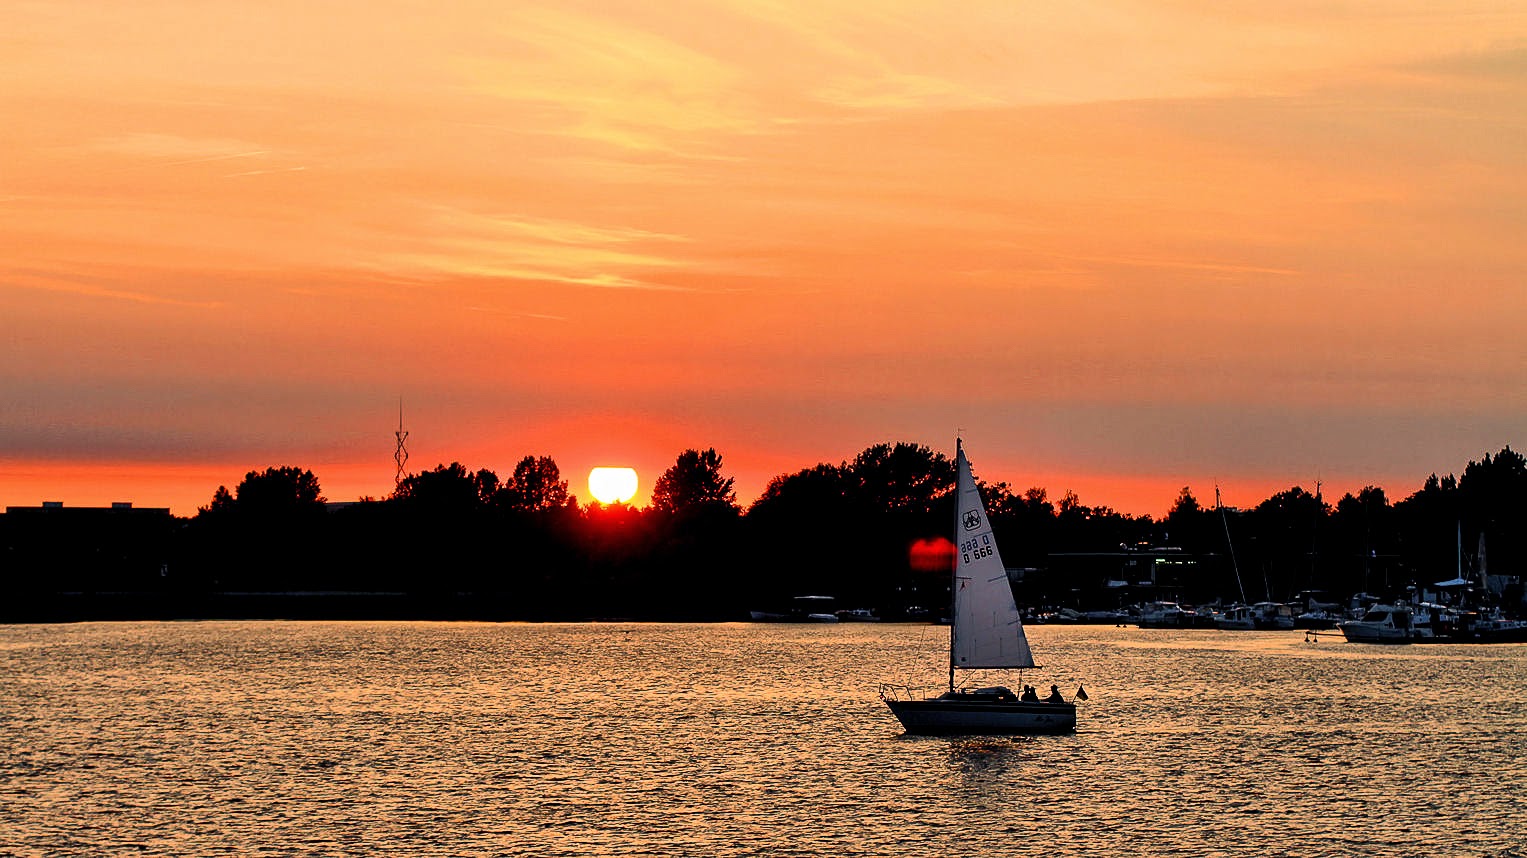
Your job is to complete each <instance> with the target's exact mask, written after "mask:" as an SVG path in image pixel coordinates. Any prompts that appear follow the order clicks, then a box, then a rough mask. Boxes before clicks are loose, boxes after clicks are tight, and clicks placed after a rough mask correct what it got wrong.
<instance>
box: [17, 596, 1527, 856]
mask: <svg viewBox="0 0 1527 858" xmlns="http://www.w3.org/2000/svg"><path fill="white" fill-rule="evenodd" d="M946 633H947V632H946V630H945V629H942V628H938V627H933V626H911V625H906V626H904V625H885V626H879V625H840V626H783V625H647V624H631V625H625V624H590V625H518V624H510V625H497V624H484V625H476V624H454V623H452V624H430V623H253V622H250V623H243V622H241V623H212V622H208V623H143V624H114V623H103V624H82V625H66V626H0V680H3V684H0V854H3V855H69V854H89V855H105V854H114V855H120V854H149V855H219V854H223V855H307V854H333V855H337V854H345V855H363V854H377V853H391V854H407V855H551V856H555V855H579V856H582V855H952V854H956V853H977V854H983V855H1025V854H1033V855H1300V856H1315V855H1332V856H1347V855H1386V856H1388V855H1396V856H1400V855H1416V856H1420V855H1427V856H1430V855H1462V856H1527V821H1524V811H1527V762H1524V760H1527V695H1524V692H1527V645H1498V646H1474V647H1467V646H1464V647H1454V646H1412V647H1393V648H1381V647H1368V646H1361V645H1356V644H1346V643H1342V642H1339V641H1337V640H1327V641H1325V642H1322V643H1318V644H1314V643H1305V642H1304V638H1303V635H1302V633H1298V632H1282V633H1257V632H1245V633H1228V632H1218V631H1212V630H1206V631H1185V632H1171V631H1144V630H1139V629H1132V628H1129V629H1115V628H1109V627H1079V628H1064V627H1053V626H1041V627H1038V628H1032V629H1030V639H1031V642H1032V643H1033V646H1034V650H1035V652H1036V656H1037V658H1038V659H1039V660H1040V661H1041V662H1043V663H1044V664H1045V665H1046V668H1045V669H1044V670H1042V671H1038V672H1030V673H1028V674H1027V675H1026V676H1025V677H1024V681H1027V682H1030V683H1032V684H1041V685H1044V686H1048V685H1049V684H1050V683H1051V682H1055V683H1058V684H1059V685H1060V686H1061V687H1062V688H1063V689H1064V690H1065V691H1066V692H1067V693H1068V694H1070V693H1071V692H1072V691H1074V690H1075V687H1076V686H1077V685H1078V684H1085V686H1086V688H1087V691H1088V693H1089V695H1090V697H1091V699H1090V700H1089V701H1088V702H1086V703H1083V704H1081V706H1080V707H1079V709H1080V712H1079V715H1078V721H1079V728H1080V729H1079V732H1078V733H1077V734H1076V735H1074V736H1060V737H1043V738H1032V739H1012V738H969V739H947V738H943V739H933V738H909V737H905V736H903V735H901V729H900V726H899V725H898V724H897V723H896V721H895V719H894V718H892V717H891V715H890V713H889V711H888V710H886V708H885V707H884V705H883V704H881V703H880V702H879V700H878V699H877V697H876V689H877V685H878V683H879V682H880V681H882V680H894V681H906V680H908V679H915V680H917V681H919V682H927V683H935V682H937V681H939V680H940V679H941V669H940V659H941V658H944V657H945V655H944V650H943V647H944V646H945V645H946V644H945V640H946V639H945V637H944V635H945V634H946ZM989 678H991V679H998V680H1001V679H1004V677H1001V676H996V677H989ZM1006 679H1007V680H1008V681H1010V682H1011V683H1016V682H1017V677H1016V676H1013V677H1009V678H1006Z"/></svg>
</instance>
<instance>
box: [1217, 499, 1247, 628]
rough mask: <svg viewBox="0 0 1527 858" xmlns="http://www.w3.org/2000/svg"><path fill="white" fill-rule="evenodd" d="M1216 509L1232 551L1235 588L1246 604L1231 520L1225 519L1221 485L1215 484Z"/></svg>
mask: <svg viewBox="0 0 1527 858" xmlns="http://www.w3.org/2000/svg"><path fill="white" fill-rule="evenodd" d="M1214 508H1215V509H1217V510H1219V520H1220V523H1221V524H1223V525H1224V526H1225V546H1226V547H1227V548H1229V549H1230V568H1231V569H1233V570H1235V586H1236V589H1238V590H1240V591H1241V604H1243V605H1244V604H1247V602H1246V585H1245V584H1242V583H1241V567H1240V566H1238V565H1236V562H1235V542H1234V541H1232V540H1231V539H1230V519H1228V518H1226V517H1225V507H1224V505H1223V504H1221V503H1220V502H1219V483H1215V484H1214Z"/></svg>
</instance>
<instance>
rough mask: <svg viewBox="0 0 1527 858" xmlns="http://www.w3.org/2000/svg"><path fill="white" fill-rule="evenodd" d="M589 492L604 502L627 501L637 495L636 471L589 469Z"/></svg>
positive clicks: (625, 469)
mask: <svg viewBox="0 0 1527 858" xmlns="http://www.w3.org/2000/svg"><path fill="white" fill-rule="evenodd" d="M589 494H591V495H593V496H594V500H597V501H599V502H600V503H602V504H612V503H627V502H629V501H630V500H631V498H634V497H636V471H635V470H634V469H632V468H595V469H594V470H592V471H589Z"/></svg>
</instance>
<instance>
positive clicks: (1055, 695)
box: [1045, 685, 1066, 703]
mask: <svg viewBox="0 0 1527 858" xmlns="http://www.w3.org/2000/svg"><path fill="white" fill-rule="evenodd" d="M1045 702H1046V703H1065V702H1066V698H1064V697H1062V696H1060V686H1058V685H1052V686H1050V696H1049V697H1046V698H1045Z"/></svg>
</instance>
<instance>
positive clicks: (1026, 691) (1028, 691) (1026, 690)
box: [1019, 685, 1039, 703]
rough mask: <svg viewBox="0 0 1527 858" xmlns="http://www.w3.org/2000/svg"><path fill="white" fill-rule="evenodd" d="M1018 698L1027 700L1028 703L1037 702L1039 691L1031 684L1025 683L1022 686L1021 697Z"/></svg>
mask: <svg viewBox="0 0 1527 858" xmlns="http://www.w3.org/2000/svg"><path fill="white" fill-rule="evenodd" d="M1019 699H1020V700H1026V701H1028V702H1030V703H1038V702H1039V692H1037V691H1035V690H1034V686H1032V685H1025V686H1023V697H1021V698H1019Z"/></svg>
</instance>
